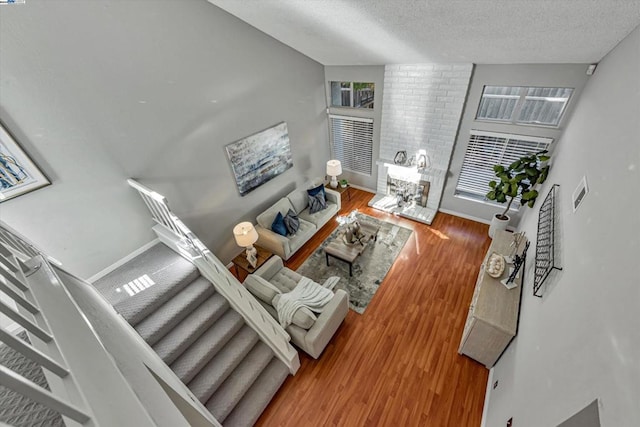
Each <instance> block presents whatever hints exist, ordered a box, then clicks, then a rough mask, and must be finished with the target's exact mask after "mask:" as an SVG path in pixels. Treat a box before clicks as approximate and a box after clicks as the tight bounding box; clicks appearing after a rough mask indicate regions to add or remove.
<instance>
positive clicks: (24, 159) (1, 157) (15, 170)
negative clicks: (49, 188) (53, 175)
mask: <svg viewBox="0 0 640 427" xmlns="http://www.w3.org/2000/svg"><path fill="white" fill-rule="evenodd" d="M49 184H50V182H49V180H48V179H47V177H45V176H44V174H43V173H42V172H41V171H40V170H39V169H38V167H37V166H36V165H35V164H34V163H33V161H31V159H30V158H29V156H27V154H26V153H25V152H24V151H22V149H21V148H20V146H19V145H18V143H17V142H16V141H15V139H13V137H12V136H11V134H10V133H9V132H7V130H6V129H5V128H4V126H3V125H2V124H1V123H0V203H2V202H4V201H7V200H9V199H12V198H14V197H18V196H20V195H22V194H25V193H28V192H30V191H33V190H36V189H38V188H41V187H44V186H46V185H49Z"/></svg>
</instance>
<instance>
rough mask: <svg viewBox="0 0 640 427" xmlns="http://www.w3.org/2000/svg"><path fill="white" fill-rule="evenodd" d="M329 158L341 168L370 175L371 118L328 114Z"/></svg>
mask: <svg viewBox="0 0 640 427" xmlns="http://www.w3.org/2000/svg"><path fill="white" fill-rule="evenodd" d="M329 122H330V126H331V158H333V159H337V160H340V162H341V163H342V168H343V169H346V170H349V171H352V172H358V173H362V174H366V175H371V167H372V166H371V165H372V163H373V119H367V118H361V117H347V116H337V115H333V114H330V115H329Z"/></svg>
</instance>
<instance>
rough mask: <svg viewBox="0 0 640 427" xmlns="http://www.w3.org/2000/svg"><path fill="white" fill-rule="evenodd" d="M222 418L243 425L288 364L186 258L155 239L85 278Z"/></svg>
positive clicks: (263, 403)
mask: <svg viewBox="0 0 640 427" xmlns="http://www.w3.org/2000/svg"><path fill="white" fill-rule="evenodd" d="M93 285H94V286H95V288H96V289H97V290H98V291H99V292H100V293H101V294H102V295H103V296H104V297H105V298H106V299H107V300H108V301H109V302H110V303H111V304H112V305H113V306H114V308H115V309H116V310H117V311H118V313H119V314H120V315H121V316H122V317H124V319H126V320H127V322H129V324H131V325H132V326H133V327H134V328H135V329H136V331H137V332H138V333H139V334H140V336H141V337H142V338H143V339H144V340H145V341H146V342H147V343H148V344H149V346H150V347H152V348H153V350H154V351H155V352H156V353H157V354H158V355H159V356H160V357H161V358H162V360H163V361H164V362H165V363H166V364H167V365H168V366H169V367H170V368H171V369H172V370H173V371H174V372H175V373H176V375H177V376H178V377H179V378H180V379H181V380H182V381H183V382H184V383H185V384H186V385H187V387H188V388H189V389H190V390H191V391H192V392H193V394H194V395H195V396H196V397H197V398H198V399H199V400H200V402H201V403H202V404H203V405H204V406H205V407H206V408H207V409H208V410H209V411H210V412H211V413H212V414H213V416H214V417H215V418H216V419H217V420H218V421H219V422H220V423H223V424H224V425H225V426H250V425H253V424H254V423H255V421H256V420H257V419H258V417H259V416H260V414H261V413H262V411H263V410H264V409H265V408H266V406H267V404H268V403H269V401H270V400H271V398H272V397H273V395H274V394H275V393H276V392H277V390H278V389H279V387H280V386H281V385H282V383H283V382H284V380H285V379H286V377H287V375H288V374H289V369H288V368H287V366H286V365H285V364H284V363H283V362H282V361H280V360H279V359H278V358H277V357H276V356H275V355H274V353H273V351H272V350H271V348H270V347H269V346H268V345H266V344H265V343H263V342H262V341H261V340H260V339H259V337H258V335H257V333H256V332H255V331H254V330H253V329H251V328H250V327H249V326H248V325H247V324H246V323H245V321H244V319H243V318H242V316H240V315H239V314H238V313H237V312H236V311H235V310H233V309H232V308H231V307H230V306H229V303H228V302H227V300H226V299H225V298H223V297H222V296H221V295H220V294H219V293H217V292H216V291H215V288H214V286H213V285H212V284H211V283H210V282H209V281H208V280H207V279H205V278H204V277H202V276H201V275H200V273H199V271H198V269H197V268H196V267H195V266H194V265H193V264H192V263H191V262H189V261H187V260H186V259H184V258H182V257H181V256H180V255H178V254H177V253H176V252H174V251H173V250H171V249H169V248H168V247H167V246H165V245H164V244H162V243H157V244H156V245H154V246H152V247H151V248H150V249H148V250H147V251H145V252H144V253H142V254H140V255H138V256H137V257H135V258H133V259H131V260H130V261H128V262H126V263H125V264H123V265H122V266H120V267H118V268H117V269H115V270H114V271H112V272H111V273H109V274H107V275H106V276H104V277H102V278H100V279H98V280H97V281H95V282H94V283H93Z"/></svg>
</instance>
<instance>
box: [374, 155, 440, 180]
mask: <svg viewBox="0 0 640 427" xmlns="http://www.w3.org/2000/svg"><path fill="white" fill-rule="evenodd" d="M376 164H377V165H381V166H385V167H387V168H399V169H404V170H406V171H407V172H409V173H411V172H414V173H416V174H420V175H422V176H423V177H424V178H426V179H429V178H431V177H443V176H445V175H446V173H447V170H446V169H440V168H434V167H428V168H424V169H418V167H417V166H416V165H412V166H408V165H398V164H395V163H393V160H388V159H378V160H376ZM424 178H423V179H424Z"/></svg>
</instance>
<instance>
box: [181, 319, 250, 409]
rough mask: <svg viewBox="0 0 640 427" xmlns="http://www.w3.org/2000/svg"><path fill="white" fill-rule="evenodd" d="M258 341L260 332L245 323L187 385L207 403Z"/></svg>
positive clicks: (201, 400)
mask: <svg viewBox="0 0 640 427" xmlns="http://www.w3.org/2000/svg"><path fill="white" fill-rule="evenodd" d="M256 342H258V334H256V332H255V331H254V330H253V329H251V328H250V327H249V326H247V325H244V326H243V327H242V328H241V329H240V330H239V331H238V333H237V334H235V335H234V336H233V338H231V339H230V340H229V342H228V343H227V345H226V346H225V347H224V348H223V349H222V350H220V351H219V352H218V354H216V356H215V357H214V358H213V359H211V360H210V361H209V363H207V364H206V365H205V367H204V368H202V370H201V371H200V372H199V373H198V375H197V376H196V377H195V378H194V379H193V380H191V381H190V382H189V384H187V387H189V389H190V390H191V392H193V394H194V395H195V396H196V397H197V398H198V400H200V402H202V404H205V403H206V402H207V401H208V400H209V399H210V398H211V396H212V395H213V393H214V392H215V391H216V390H217V389H218V387H220V384H222V383H223V382H224V380H226V379H227V377H228V376H229V375H230V374H231V372H233V370H234V369H235V368H236V366H238V364H240V362H242V359H243V358H244V356H245V355H246V354H247V353H248V352H249V351H250V350H251V348H252V347H253V346H254V345H255V344H256Z"/></svg>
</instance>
